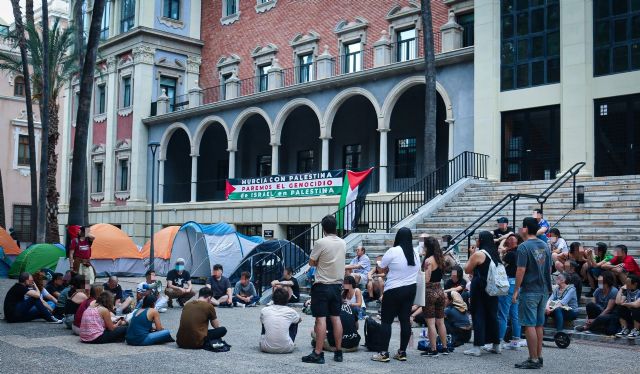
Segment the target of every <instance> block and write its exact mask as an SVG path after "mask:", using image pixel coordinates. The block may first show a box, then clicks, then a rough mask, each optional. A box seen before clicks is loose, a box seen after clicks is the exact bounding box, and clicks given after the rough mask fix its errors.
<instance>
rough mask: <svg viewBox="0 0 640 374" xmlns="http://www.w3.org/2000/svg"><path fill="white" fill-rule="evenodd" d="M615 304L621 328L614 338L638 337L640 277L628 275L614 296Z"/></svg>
mask: <svg viewBox="0 0 640 374" xmlns="http://www.w3.org/2000/svg"><path fill="white" fill-rule="evenodd" d="M616 304H617V305H618V318H619V319H620V325H621V326H622V329H621V330H620V332H618V333H617V334H616V336H617V337H625V336H626V337H627V338H629V339H635V338H637V337H640V277H638V276H637V275H635V274H629V276H628V277H627V280H626V283H625V285H624V286H622V287H621V288H620V292H618V295H617V296H616Z"/></svg>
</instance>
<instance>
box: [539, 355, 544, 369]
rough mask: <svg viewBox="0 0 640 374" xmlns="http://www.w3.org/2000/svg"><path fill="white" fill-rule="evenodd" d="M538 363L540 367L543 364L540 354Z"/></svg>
mask: <svg viewBox="0 0 640 374" xmlns="http://www.w3.org/2000/svg"><path fill="white" fill-rule="evenodd" d="M538 363H539V364H540V367H543V366H544V360H543V359H542V356H540V357H538Z"/></svg>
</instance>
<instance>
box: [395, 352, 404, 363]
mask: <svg viewBox="0 0 640 374" xmlns="http://www.w3.org/2000/svg"><path fill="white" fill-rule="evenodd" d="M393 359H394V360H398V361H407V352H406V351H398V353H396V354H395V355H393Z"/></svg>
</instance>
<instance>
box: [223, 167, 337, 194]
mask: <svg viewBox="0 0 640 374" xmlns="http://www.w3.org/2000/svg"><path fill="white" fill-rule="evenodd" d="M343 179H344V170H327V171H320V172H312V173H302V174H286V175H270V176H268V177H260V178H246V179H243V178H235V179H228V180H227V186H226V197H227V200H259V199H272V198H288V197H310V196H322V195H340V194H341V193H342V183H343Z"/></svg>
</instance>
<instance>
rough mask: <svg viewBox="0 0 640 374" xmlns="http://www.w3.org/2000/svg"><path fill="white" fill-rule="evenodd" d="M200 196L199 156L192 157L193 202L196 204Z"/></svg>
mask: <svg viewBox="0 0 640 374" xmlns="http://www.w3.org/2000/svg"><path fill="white" fill-rule="evenodd" d="M197 195H198V155H197V154H193V155H191V202H192V203H195V202H196V197H197Z"/></svg>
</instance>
